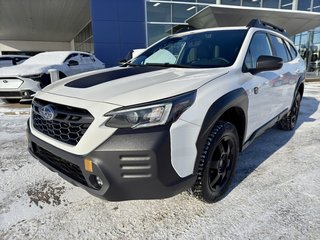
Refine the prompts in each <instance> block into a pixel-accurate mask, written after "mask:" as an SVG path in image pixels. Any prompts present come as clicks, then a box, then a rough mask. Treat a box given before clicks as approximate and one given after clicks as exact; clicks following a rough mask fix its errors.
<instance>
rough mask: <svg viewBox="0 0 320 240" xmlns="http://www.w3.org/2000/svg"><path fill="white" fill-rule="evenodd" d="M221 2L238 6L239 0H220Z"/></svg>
mask: <svg viewBox="0 0 320 240" xmlns="http://www.w3.org/2000/svg"><path fill="white" fill-rule="evenodd" d="M221 4H226V5H238V6H240V0H221Z"/></svg>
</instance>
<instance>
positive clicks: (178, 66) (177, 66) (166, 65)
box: [145, 63, 192, 68]
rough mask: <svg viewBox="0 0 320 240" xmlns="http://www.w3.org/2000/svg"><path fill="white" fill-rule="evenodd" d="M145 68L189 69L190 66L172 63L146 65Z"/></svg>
mask: <svg viewBox="0 0 320 240" xmlns="http://www.w3.org/2000/svg"><path fill="white" fill-rule="evenodd" d="M145 65H146V66H155V67H176V68H191V67H192V66H189V65H183V64H173V63H146V64H145Z"/></svg>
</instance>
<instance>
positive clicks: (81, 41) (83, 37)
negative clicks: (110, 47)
mask: <svg viewBox="0 0 320 240" xmlns="http://www.w3.org/2000/svg"><path fill="white" fill-rule="evenodd" d="M74 48H75V50H77V51H83V52H91V53H92V52H93V43H92V25H91V22H90V23H88V24H87V25H86V26H85V27H84V28H83V29H82V30H81V31H80V32H79V33H78V35H77V36H76V37H75V38H74Z"/></svg>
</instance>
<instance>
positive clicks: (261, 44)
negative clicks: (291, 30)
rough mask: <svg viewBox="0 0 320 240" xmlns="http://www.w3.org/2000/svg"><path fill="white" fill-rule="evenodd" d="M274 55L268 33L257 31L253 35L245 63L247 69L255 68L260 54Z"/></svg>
mask: <svg viewBox="0 0 320 240" xmlns="http://www.w3.org/2000/svg"><path fill="white" fill-rule="evenodd" d="M261 55H265V56H272V50H271V45H270V42H269V38H268V36H267V34H265V33H262V32H257V33H255V34H254V36H253V37H252V40H251V43H250V46H249V48H248V52H247V55H246V58H245V60H244V65H245V67H246V69H255V68H256V64H257V60H258V58H259V56H261Z"/></svg>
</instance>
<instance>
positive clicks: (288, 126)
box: [277, 92, 301, 131]
mask: <svg viewBox="0 0 320 240" xmlns="http://www.w3.org/2000/svg"><path fill="white" fill-rule="evenodd" d="M300 102H301V94H300V93H299V92H298V93H297V94H296V96H295V99H294V102H293V104H292V107H291V109H290V112H289V113H288V114H287V115H285V116H284V117H283V118H282V119H281V120H280V121H279V122H278V124H277V127H278V128H279V129H281V130H287V131H290V130H292V129H294V127H295V126H296V124H297V120H298V115H299V110H300Z"/></svg>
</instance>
